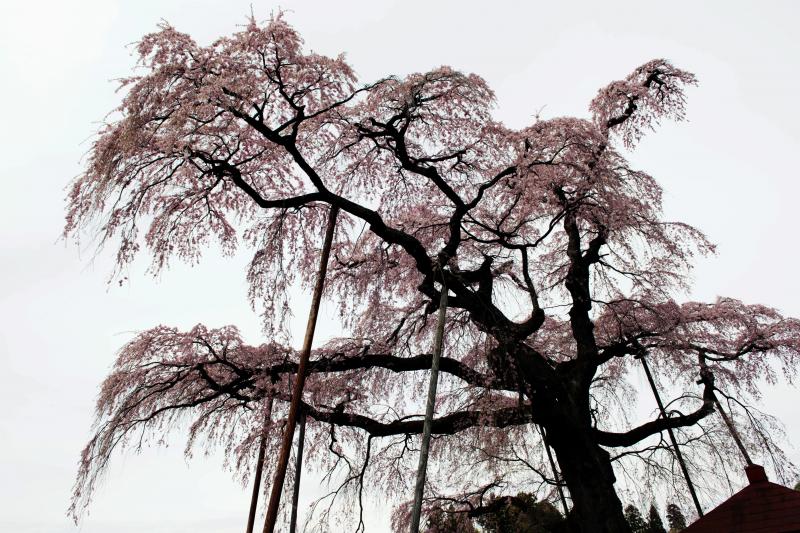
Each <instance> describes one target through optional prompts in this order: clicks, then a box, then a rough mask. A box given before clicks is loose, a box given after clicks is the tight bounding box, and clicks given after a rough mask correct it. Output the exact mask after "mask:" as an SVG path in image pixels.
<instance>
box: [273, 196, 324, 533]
mask: <svg viewBox="0 0 800 533" xmlns="http://www.w3.org/2000/svg"><path fill="white" fill-rule="evenodd" d="M338 214H339V208H338V207H337V206H331V210H330V213H329V214H328V224H327V226H326V228H325V242H324V244H323V245H322V254H321V255H320V258H319V271H318V273H317V280H316V283H315V285H314V293H313V295H312V297H311V309H310V310H309V313H308V324H307V325H306V335H305V338H304V339H303V348H302V350H301V351H300V362H299V364H298V365H297V378H296V380H295V382H294V390H293V391H292V401H291V403H290V404H289V415H288V417H287V420H286V429H285V430H284V432H283V440H282V442H281V452H280V455H279V456H278V464H277V467H276V468H275V478H274V480H273V482H272V491H271V492H270V496H269V506H268V507H267V518H266V520H265V521H264V530H263V531H264V533H273V532H274V531H275V523H276V522H277V520H278V508H279V507H280V503H281V492H282V491H283V482H284V480H285V479H286V467H287V465H288V464H289V452H290V451H291V448H292V439H293V437H294V430H295V426H296V425H297V415H298V413H299V411H300V402H301V399H302V394H303V386H304V385H305V382H306V366H307V365H308V359H309V357H310V355H311V343H312V342H313V340H314V330H315V329H316V327H317V315H318V314H319V304H320V301H321V299H322V289H323V287H324V286H325V274H326V273H327V271H328V258H329V257H330V253H331V243H332V242H333V232H334V230H335V229H336V216H337V215H338Z"/></svg>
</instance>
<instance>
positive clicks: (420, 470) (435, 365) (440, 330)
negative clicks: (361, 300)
mask: <svg viewBox="0 0 800 533" xmlns="http://www.w3.org/2000/svg"><path fill="white" fill-rule="evenodd" d="M441 292H442V295H441V297H440V298H439V315H438V321H437V323H436V337H435V338H434V342H433V344H434V346H433V357H431V377H430V382H429V383H428V401H427V404H426V406H425V422H424V423H423V425H422V445H421V446H420V450H419V465H418V466H417V483H416V486H415V490H414V508H413V510H412V512H411V533H418V531H419V521H420V516H421V515H422V497H423V495H424V493H425V474H426V473H427V469H428V451H429V450H430V446H431V422H432V420H433V409H434V407H435V406H436V386H437V385H438V382H439V358H440V357H441V356H442V343H443V339H444V319H445V314H446V311H447V286H446V285H445V283H444V274H442V287H441Z"/></svg>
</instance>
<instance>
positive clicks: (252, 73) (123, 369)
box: [64, 15, 800, 533]
mask: <svg viewBox="0 0 800 533" xmlns="http://www.w3.org/2000/svg"><path fill="white" fill-rule="evenodd" d="M137 51H138V54H139V57H140V63H139V67H138V69H137V74H136V75H134V76H131V77H129V78H126V79H124V80H123V81H122V84H121V89H120V90H121V93H122V103H121V105H120V106H119V107H118V108H117V109H116V110H115V111H114V112H113V113H112V114H111V115H110V119H109V122H108V123H107V124H106V125H105V126H104V127H103V128H102V129H101V131H100V133H99V135H98V137H97V139H96V140H95V142H94V145H93V147H92V149H91V152H90V156H89V158H88V161H87V164H86V168H85V173H84V174H82V175H81V176H80V177H79V178H78V179H76V181H75V182H74V184H73V185H72V187H71V189H70V192H69V197H68V212H67V219H66V226H65V229H64V233H65V236H67V237H70V238H72V237H74V238H79V237H80V236H81V235H83V234H85V233H87V232H91V231H95V230H96V229H97V228H98V224H99V232H100V238H101V241H102V242H103V243H109V244H113V246H115V247H116V249H117V263H118V266H119V267H123V266H125V265H126V264H127V263H129V262H130V261H132V260H133V259H134V257H136V256H138V255H139V254H146V255H148V256H149V257H151V258H152V270H153V272H158V271H159V270H161V269H163V268H166V267H167V266H168V263H169V260H170V259H172V258H173V257H177V258H178V259H180V260H183V261H187V262H190V263H194V262H197V261H199V260H200V259H201V255H202V252H203V250H204V249H206V248H208V247H210V246H214V245H217V246H220V247H221V248H222V250H224V251H225V252H228V253H232V252H233V251H234V250H236V249H237V248H238V247H240V246H245V247H249V248H250V249H252V250H253V257H252V261H251V262H250V265H249V268H248V270H247V281H248V283H249V294H250V298H251V301H252V305H253V307H254V309H256V310H257V311H258V312H259V313H261V315H262V317H263V324H264V336H265V337H264V338H265V339H267V342H266V343H265V344H261V345H259V346H255V345H248V344H246V343H245V342H244V341H243V340H242V339H241V337H240V335H239V332H238V330H237V329H236V328H235V327H234V326H225V327H221V328H218V329H213V328H210V327H206V326H203V325H197V326H196V327H194V328H193V329H191V330H190V331H186V332H182V331H178V330H176V329H175V328H170V327H166V326H159V327H156V328H154V329H151V330H147V331H144V332H142V333H140V334H139V335H137V336H136V338H134V339H133V340H132V341H131V342H129V343H128V344H127V345H125V346H124V347H123V348H122V350H121V351H120V353H119V356H118V358H117V360H116V363H115V365H114V368H113V371H112V373H111V374H110V376H109V377H108V378H107V379H106V381H105V382H104V383H103V385H102V389H101V393H100V397H99V400H98V403H97V418H96V424H95V427H94V435H93V437H92V438H91V440H90V441H89V444H88V445H87V447H86V448H85V450H84V452H83V455H82V460H81V464H80V470H79V472H78V479H77V482H76V485H75V492H74V498H73V504H72V508H71V512H72V513H73V515H74V516H75V517H76V518H77V517H78V516H79V515H80V514H81V513H82V512H83V510H84V508H85V506H86V505H87V504H88V502H89V500H90V498H91V496H92V492H93V490H94V488H95V486H96V484H97V481H98V479H99V476H100V475H101V474H102V472H103V471H104V469H105V468H106V467H107V465H108V462H109V460H110V459H111V457H112V455H113V454H114V452H115V450H118V449H120V448H124V447H131V448H134V449H137V448H139V447H141V446H142V443H143V442H146V441H147V439H151V440H154V441H158V440H159V439H162V437H163V435H164V434H165V433H166V432H167V431H169V430H170V429H172V428H184V427H186V426H185V425H184V423H187V422H188V423H189V424H190V425H189V426H188V428H189V440H188V445H187V453H189V452H190V451H191V450H192V449H193V448H194V447H195V446H217V445H218V446H221V447H222V448H223V449H224V451H225V455H226V457H227V459H228V461H229V463H230V466H231V467H232V469H233V470H235V471H236V472H237V473H238V474H239V475H240V476H242V477H243V478H244V479H245V480H246V479H247V476H248V474H249V473H251V471H252V466H253V464H254V461H255V455H256V451H257V448H258V441H259V438H260V437H261V435H262V433H265V434H266V436H267V449H268V451H267V454H268V456H269V454H276V453H277V449H278V447H279V446H280V439H281V428H282V423H283V421H284V420H285V417H286V412H287V408H288V401H289V398H290V390H291V389H290V387H291V382H292V379H293V375H294V373H295V372H296V369H297V352H296V350H294V349H291V348H289V347H288V345H289V341H288V335H287V328H286V319H287V316H288V310H289V308H290V306H291V305H292V302H291V301H290V299H289V289H290V287H293V286H296V285H298V284H299V285H301V286H304V287H307V286H310V285H311V284H312V283H313V279H314V276H315V274H316V268H317V264H318V262H317V261H318V255H319V252H318V251H319V247H320V245H321V241H322V228H323V227H324V224H325V219H326V216H327V213H328V209H329V206H337V207H338V208H340V209H341V213H340V215H339V227H338V228H337V232H336V235H335V239H334V243H333V249H332V252H331V260H330V267H329V272H328V278H327V282H326V289H325V291H326V292H325V297H326V298H327V299H328V300H329V301H331V302H334V303H335V305H336V306H338V310H339V316H340V318H341V321H342V325H343V327H344V328H345V330H346V336H343V337H341V338H337V339H334V340H332V341H330V342H328V343H327V344H325V345H324V346H321V347H316V348H315V349H314V350H313V352H312V356H311V361H310V363H309V376H308V382H307V384H306V388H305V394H304V397H303V405H304V408H305V409H306V412H307V413H308V435H307V437H306V439H307V446H308V449H307V455H306V462H307V464H308V468H311V469H316V470H319V471H322V472H325V473H327V474H328V476H329V478H330V480H332V482H333V485H334V488H333V490H332V493H331V495H330V497H329V498H327V499H326V500H325V501H324V503H323V504H322V505H321V507H320V509H321V510H322V509H323V508H327V509H331V508H332V507H327V506H328V505H333V504H332V503H331V500H333V503H336V502H337V501H338V502H339V505H340V508H341V509H340V510H342V511H343V512H344V513H345V514H348V513H350V516H351V519H352V520H353V521H354V524H357V526H356V527H358V525H361V526H363V522H362V521H361V520H362V516H361V511H360V509H361V507H360V502H361V498H362V494H363V489H364V487H369V488H370V490H372V491H378V492H380V493H381V494H384V495H386V496H387V497H391V498H395V501H396V502H398V506H397V511H396V513H395V522H394V523H395V526H396V528H397V529H398V530H402V529H403V524H404V521H405V520H406V519H407V516H406V513H407V511H408V508H407V507H408V506H407V504H404V503H402V502H404V501H406V500H407V499H408V498H409V496H410V494H411V489H410V487H411V486H412V485H413V474H414V472H413V469H414V466H415V465H416V448H417V444H416V443H417V440H418V439H417V435H418V434H419V433H421V431H422V419H421V417H420V416H419V413H420V412H421V409H420V407H419V404H418V402H417V398H418V397H421V396H422V394H423V391H424V390H425V388H426V373H425V372H424V371H425V370H426V369H428V368H430V364H431V356H430V351H431V346H432V343H433V331H434V328H435V311H436V305H437V303H436V302H438V301H439V294H440V293H439V291H440V290H441V286H440V285H439V284H438V280H439V277H438V276H439V275H440V274H439V269H441V275H443V276H444V279H445V280H446V284H447V289H448V290H449V294H450V297H449V309H448V313H447V323H446V332H445V349H444V357H443V358H442V361H441V372H442V377H441V380H442V382H441V387H440V390H439V395H438V397H437V416H436V418H435V419H434V421H433V434H434V436H435V437H436V438H435V440H434V444H433V447H432V452H431V453H432V456H431V457H432V459H431V461H432V462H435V463H436V464H438V465H439V467H438V468H435V469H433V470H432V471H431V472H430V473H429V487H430V488H429V489H428V492H427V495H428V496H429V497H428V498H427V499H426V502H425V505H426V507H427V508H428V509H433V508H434V507H435V506H436V505H438V504H439V503H441V502H447V503H448V505H452V506H454V507H453V508H454V509H456V510H457V511H459V512H462V513H465V515H469V513H474V512H475V509H478V508H480V506H481V505H483V504H484V503H485V502H484V498H486V497H488V494H489V492H490V491H489V489H488V488H491V491H493V493H495V494H505V493H507V494H512V495H513V494H516V492H517V491H518V490H519V489H520V487H527V490H530V487H531V486H535V487H538V488H539V493H540V495H541V497H542V498H547V497H554V494H555V489H554V487H553V485H552V477H551V476H550V477H549V474H547V472H546V471H547V468H548V467H547V466H546V460H545V458H544V455H543V453H544V452H543V441H542V436H541V433H540V432H539V430H538V428H543V429H544V430H546V434H547V437H548V443H549V444H550V446H552V448H553V450H554V452H555V456H556V457H557V460H558V464H559V467H560V470H561V476H562V477H563V480H564V482H565V484H566V489H567V491H568V494H569V497H570V501H571V505H572V512H571V513H570V520H571V521H572V523H574V524H576V527H579V528H580V529H576V530H578V531H586V532H598V533H599V532H617V531H626V530H627V529H625V528H627V525H625V524H626V523H625V522H624V518H623V514H622V505H621V503H620V499H619V497H618V495H617V491H616V489H615V481H616V477H617V476H616V475H615V472H619V469H624V470H625V471H626V472H639V473H640V474H639V475H641V476H643V478H646V479H648V480H650V482H652V483H653V484H655V485H657V484H659V483H662V484H669V483H672V482H673V481H674V479H673V474H674V472H673V468H672V466H670V465H671V464H672V455H671V451H670V449H669V447H668V446H666V445H664V443H663V442H661V443H660V444H659V441H658V436H659V435H661V434H662V433H663V432H665V431H666V430H667V429H668V428H671V429H674V430H675V431H676V432H677V433H678V434H679V435H680V436H681V442H683V443H685V446H684V448H685V452H684V453H685V454H686V455H687V458H688V460H689V462H690V464H691V465H692V467H693V468H697V469H703V470H704V471H706V472H712V473H713V472H714V471H715V470H716V471H717V473H718V474H719V475H720V476H722V475H723V470H720V469H719V465H721V464H724V463H725V462H726V461H729V460H733V459H731V458H732V457H735V455H734V454H735V453H736V452H735V449H733V448H732V446H731V445H730V444H729V443H727V442H724V440H725V437H724V436H723V435H722V434H721V433H720V429H719V428H720V425H721V422H719V421H718V420H717V417H716V415H715V414H714V406H713V403H712V401H711V396H712V393H713V392H714V390H715V389H716V390H717V394H718V395H719V396H720V397H723V396H724V397H725V398H728V399H729V405H732V406H733V407H734V411H735V412H734V414H737V413H738V418H739V421H740V430H741V432H742V435H743V438H744V439H745V440H746V441H747V442H748V443H752V444H753V447H756V446H757V447H758V448H759V449H761V450H763V452H764V455H765V457H767V458H768V459H769V460H770V461H771V466H772V467H774V468H775V469H777V470H779V471H784V472H793V471H794V470H793V468H794V467H793V466H792V465H790V464H788V461H787V460H786V458H785V456H784V455H783V452H782V451H781V450H780V447H779V445H778V443H777V442H776V440H777V439H776V437H777V436H779V435H778V434H777V433H776V432H775V431H774V430H773V429H772V428H773V424H774V420H773V419H771V418H770V417H767V416H766V415H761V414H759V413H758V412H757V411H755V410H754V409H753V408H752V407H751V405H752V403H753V402H754V401H756V400H758V398H759V396H760V394H759V389H760V387H762V386H763V384H764V383H765V382H766V383H772V382H775V381H776V380H778V379H779V378H782V377H786V378H788V379H790V380H791V379H792V378H794V376H795V374H796V369H797V368H798V363H799V362H800V361H798V354H800V322H798V320H796V319H793V318H785V317H783V316H781V315H780V314H779V313H778V312H777V311H775V310H774V309H771V308H769V307H765V306H762V305H750V304H745V303H743V302H740V301H737V300H733V299H728V298H720V299H718V300H717V301H715V302H712V303H702V302H685V301H683V302H681V301H679V300H680V298H681V295H682V294H684V293H685V291H686V290H687V289H688V287H689V274H690V270H691V267H692V262H693V260H694V259H695V258H696V257H698V256H702V255H705V254H709V253H713V252H714V246H713V244H711V243H710V242H709V241H708V240H707V239H706V237H705V236H704V235H703V233H702V232H701V231H700V230H698V229H696V228H693V227H691V226H689V225H687V224H683V223H680V222H672V221H667V220H664V219H663V217H662V213H661V197H662V189H661V187H660V185H659V184H658V182H657V181H656V180H655V179H654V178H653V177H652V176H650V175H649V174H647V173H646V172H644V171H642V170H638V169H635V168H632V167H631V165H630V163H629V162H628V160H627V159H626V157H625V152H627V151H629V150H632V149H634V148H635V146H636V144H637V142H638V141H639V140H640V139H641V138H642V137H643V136H644V135H645V134H647V133H650V132H651V131H652V130H654V129H655V128H656V127H657V126H658V124H659V123H660V122H661V121H662V120H666V119H673V120H681V119H683V118H684V116H685V115H686V109H685V103H686V102H685V94H684V88H685V87H686V86H687V85H691V84H695V83H696V79H695V77H694V76H693V75H692V74H690V73H688V72H685V71H682V70H680V69H678V68H676V67H675V66H673V65H671V64H670V63H669V62H668V61H666V60H663V59H656V60H653V61H650V62H648V63H645V64H644V65H642V66H640V67H638V68H636V69H635V70H634V71H633V72H632V73H631V74H630V75H629V76H628V77H627V78H625V79H624V80H621V81H614V82H612V83H610V84H609V85H607V86H606V87H605V88H602V89H601V90H600V91H599V92H598V94H597V96H596V98H595V99H594V100H592V102H591V103H590V104H589V110H590V112H591V118H590V119H580V118H571V117H558V118H553V119H549V120H538V119H537V120H536V121H534V122H533V123H532V124H530V125H529V126H527V127H525V128H522V129H519V130H514V129H510V128H508V127H506V126H505V125H504V124H502V123H500V122H497V121H496V120H494V119H493V118H492V110H493V106H494V93H493V92H492V90H491V89H490V88H489V87H488V85H487V83H486V82H485V81H484V80H483V79H482V78H480V77H479V76H477V75H475V74H465V73H462V72H458V71H457V70H454V69H452V68H450V67H444V66H443V67H440V68H437V69H435V70H432V71H430V72H426V73H417V74H411V75H409V76H406V77H403V78H398V77H394V76H388V77H386V78H383V79H380V80H377V81H374V82H371V83H368V84H365V85H363V84H361V82H360V81H359V80H358V79H357V78H356V75H355V73H354V70H353V69H352V68H351V67H350V66H349V65H348V64H347V63H346V62H345V59H344V57H343V56H339V57H336V58H329V57H325V56H322V55H318V54H315V53H312V52H307V51H305V50H304V47H303V41H302V39H301V37H300V36H299V35H298V34H297V32H296V31H295V30H294V29H293V28H292V27H291V26H289V25H288V24H287V22H286V21H285V20H284V19H283V17H282V16H280V15H279V16H275V17H273V18H272V19H271V20H270V21H269V22H268V23H266V24H264V25H260V24H258V23H256V21H255V20H251V21H250V23H249V24H248V25H247V26H246V27H244V28H243V29H242V30H241V31H239V32H237V33H235V34H233V35H231V36H229V37H224V38H220V39H219V40H217V41H216V42H214V43H212V44H211V45H209V46H200V45H198V44H196V43H195V42H194V41H193V40H192V38H191V37H189V36H188V35H186V34H182V33H180V32H178V31H177V30H175V29H174V28H172V27H171V26H168V25H163V26H162V27H161V28H160V30H159V31H157V32H155V33H152V34H150V35H146V36H145V37H144V38H143V39H142V40H141V42H140V43H139V44H138V48H137ZM209 283H213V280H209ZM642 354H646V355H647V357H648V361H649V363H650V365H651V367H652V369H653V371H654V373H655V375H656V377H657V379H658V380H659V382H660V383H661V384H662V386H663V388H664V391H665V394H666V393H668V394H670V397H672V398H674V401H673V402H671V404H670V406H669V410H670V416H669V417H667V418H653V419H652V420H650V421H648V422H645V423H643V424H641V425H636V426H631V425H630V424H629V423H628V416H629V415H630V413H631V412H632V409H633V407H632V406H633V402H632V401H631V400H630V398H631V396H632V395H635V391H634V390H633V388H632V387H631V385H630V381H629V377H630V373H631V371H632V369H634V368H636V367H637V366H638V365H639V364H640V363H639V361H637V360H636V359H635V356H638V355H642ZM702 365H705V366H707V367H708V369H709V370H710V371H711V372H712V373H713V376H714V378H715V379H714V380H712V381H710V382H709V381H705V382H703V383H702V384H698V383H697V380H698V376H699V371H700V368H701V366H702ZM268 398H272V399H273V400H274V407H273V409H272V418H271V423H270V424H268V425H266V426H264V424H263V414H264V411H263V406H264V404H265V401H266V400H267V399H268ZM648 446H649V448H648ZM643 450H644V451H643ZM271 467H272V465H270V464H269V463H267V464H266V471H265V475H264V479H271V477H272V476H271V472H270V468H271ZM676 483H679V482H676ZM320 514H321V516H322V518H321V519H324V518H325V517H326V516H327V511H321V512H320Z"/></svg>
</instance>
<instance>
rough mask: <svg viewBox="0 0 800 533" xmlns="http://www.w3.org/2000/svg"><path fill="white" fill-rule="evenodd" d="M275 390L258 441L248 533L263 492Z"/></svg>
mask: <svg viewBox="0 0 800 533" xmlns="http://www.w3.org/2000/svg"><path fill="white" fill-rule="evenodd" d="M273 392H274V391H270V392H269V393H268V394H269V396H267V402H266V405H265V406H264V425H263V426H262V428H261V437H260V439H259V442H258V458H257V459H256V475H255V479H254V480H253V495H252V496H251V497H250V513H249V514H248V515H247V529H246V530H245V531H246V532H247V533H253V525H254V524H255V522H256V508H257V507H258V493H259V492H261V473H262V472H263V471H264V452H265V451H266V449H267V429H268V428H269V425H270V423H271V422H272V401H273V399H274V394H273Z"/></svg>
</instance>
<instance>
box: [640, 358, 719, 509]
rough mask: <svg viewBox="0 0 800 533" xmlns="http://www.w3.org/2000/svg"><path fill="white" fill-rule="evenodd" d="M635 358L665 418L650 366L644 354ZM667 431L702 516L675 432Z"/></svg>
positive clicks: (668, 429) (695, 504)
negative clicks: (639, 363) (639, 362)
mask: <svg viewBox="0 0 800 533" xmlns="http://www.w3.org/2000/svg"><path fill="white" fill-rule="evenodd" d="M636 358H637V359H639V360H640V361H641V362H642V368H644V373H645V375H646V376H647V381H648V382H649V383H650V388H651V389H652V391H653V396H655V398H656V403H657V404H658V410H659V411H660V412H661V416H663V417H664V418H667V411H666V409H664V403H663V402H662V401H661V395H659V394H658V389H657V388H656V382H655V380H653V375H652V374H651V373H650V367H649V366H648V364H647V360H645V357H644V354H640V355H637V356H636ZM667 433H668V434H669V440H670V441H671V442H672V448H673V449H674V450H675V457H677V459H678V464H679V465H680V467H681V471H682V472H683V477H684V478H685V479H686V485H687V486H688V487H689V494H691V495H692V501H693V502H694V506H695V508H696V509H697V514H698V515H700V516H703V508H702V507H701V506H700V500H699V499H698V498H697V493H696V492H695V490H694V484H693V483H692V478H690V477H689V469H688V468H686V462H685V461H684V460H683V454H682V453H681V449H680V448H679V447H678V440H677V439H676V438H675V433H674V432H673V431H672V428H667Z"/></svg>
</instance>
